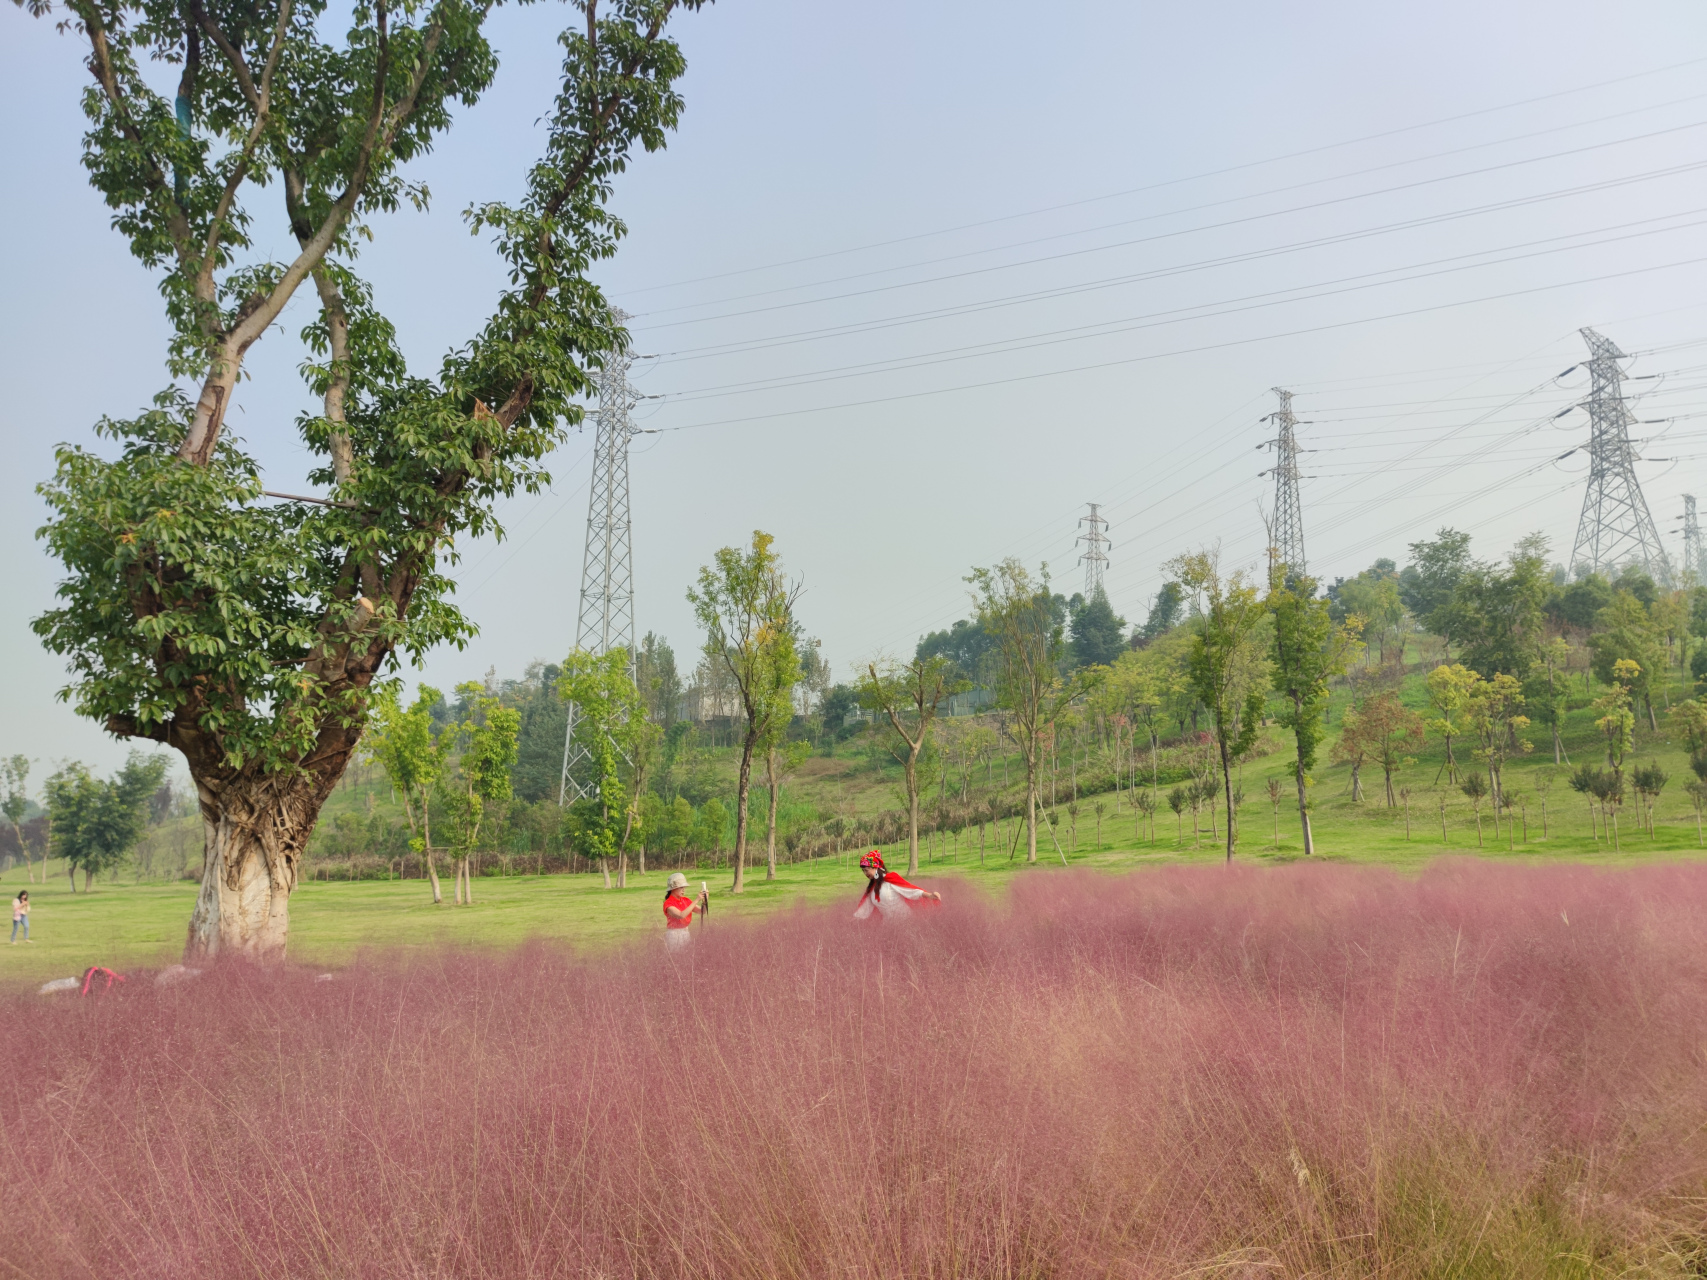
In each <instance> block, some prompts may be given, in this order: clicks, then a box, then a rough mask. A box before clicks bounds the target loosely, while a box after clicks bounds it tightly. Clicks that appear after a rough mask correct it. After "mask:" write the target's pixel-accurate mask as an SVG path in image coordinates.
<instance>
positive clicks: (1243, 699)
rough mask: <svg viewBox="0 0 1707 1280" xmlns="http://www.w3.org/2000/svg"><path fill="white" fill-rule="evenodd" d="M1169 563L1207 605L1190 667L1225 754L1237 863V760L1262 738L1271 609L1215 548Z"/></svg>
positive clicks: (1230, 847) (1196, 627)
mask: <svg viewBox="0 0 1707 1280" xmlns="http://www.w3.org/2000/svg"><path fill="white" fill-rule="evenodd" d="M1167 567H1168V569H1169V570H1170V571H1171V572H1174V573H1176V574H1178V576H1179V580H1180V582H1181V584H1182V585H1183V586H1184V587H1185V588H1186V590H1187V591H1190V592H1194V593H1196V595H1197V596H1198V597H1199V599H1200V600H1201V601H1202V603H1203V612H1202V615H1201V616H1200V617H1198V618H1197V619H1195V621H1194V624H1193V631H1192V640H1191V651H1190V655H1191V656H1190V658H1189V662H1188V667H1187V671H1188V674H1189V676H1190V679H1191V685H1192V688H1193V689H1194V690H1195V691H1196V693H1197V696H1198V697H1199V698H1200V699H1201V700H1202V701H1203V705H1204V706H1206V707H1207V708H1209V715H1210V718H1211V722H1212V726H1213V729H1214V733H1215V745H1216V749H1217V750H1218V751H1219V752H1220V756H1221V783H1222V786H1223V788H1224V789H1225V792H1226V800H1227V861H1228V862H1231V861H1232V860H1233V851H1234V849H1235V848H1236V847H1237V844H1238V821H1237V813H1236V810H1235V807H1234V804H1233V761H1234V759H1235V758H1237V757H1238V756H1241V755H1244V754H1245V753H1246V752H1247V751H1249V750H1250V749H1251V746H1252V744H1254V743H1255V741H1256V735H1257V729H1258V727H1259V726H1260V724H1261V721H1262V707H1263V691H1264V688H1265V686H1266V685H1267V683H1268V679H1269V673H1268V670H1267V661H1266V659H1265V657H1264V652H1263V645H1262V643H1261V638H1260V629H1261V627H1262V624H1263V620H1264V618H1265V616H1266V610H1265V609H1264V607H1263V602H1262V598H1261V597H1260V596H1259V595H1258V594H1257V590H1256V587H1254V586H1253V585H1252V584H1251V583H1250V582H1249V581H1248V580H1247V578H1246V576H1245V574H1244V571H1243V570H1236V571H1235V572H1234V573H1232V574H1231V575H1228V576H1225V577H1223V576H1222V573H1221V567H1220V562H1219V557H1218V555H1217V554H1216V553H1214V552H1209V551H1200V552H1198V553H1196V554H1194V555H1185V556H1180V557H1179V558H1178V559H1175V560H1173V561H1171V562H1169V564H1168V566H1167Z"/></svg>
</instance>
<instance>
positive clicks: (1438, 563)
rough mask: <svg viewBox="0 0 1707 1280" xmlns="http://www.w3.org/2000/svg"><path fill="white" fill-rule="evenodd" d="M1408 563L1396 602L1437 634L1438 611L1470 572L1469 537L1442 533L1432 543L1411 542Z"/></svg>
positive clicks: (1455, 531)
mask: <svg viewBox="0 0 1707 1280" xmlns="http://www.w3.org/2000/svg"><path fill="white" fill-rule="evenodd" d="M1410 551H1411V563H1410V564H1408V565H1406V566H1405V568H1404V569H1403V570H1402V571H1401V572H1400V574H1399V599H1400V600H1401V601H1402V602H1403V603H1404V606H1405V608H1407V609H1409V610H1410V611H1411V614H1412V616H1414V617H1415V618H1416V619H1417V621H1419V622H1421V623H1422V624H1423V625H1424V626H1425V627H1427V628H1429V630H1431V631H1434V632H1436V633H1439V632H1440V627H1439V625H1438V624H1437V622H1436V619H1435V613H1436V611H1437V610H1439V609H1440V608H1442V607H1443V606H1444V605H1446V604H1448V603H1449V602H1450V601H1451V599H1452V594H1453V592H1454V591H1455V590H1456V589H1457V587H1458V580H1459V579H1460V578H1461V577H1463V576H1464V573H1465V571H1466V570H1468V569H1469V568H1470V565H1471V560H1470V535H1469V534H1467V533H1460V532H1459V531H1458V530H1456V529H1441V530H1440V531H1439V532H1437V533H1436V534H1435V536H1434V539H1433V541H1423V542H1413V543H1411V547H1410Z"/></svg>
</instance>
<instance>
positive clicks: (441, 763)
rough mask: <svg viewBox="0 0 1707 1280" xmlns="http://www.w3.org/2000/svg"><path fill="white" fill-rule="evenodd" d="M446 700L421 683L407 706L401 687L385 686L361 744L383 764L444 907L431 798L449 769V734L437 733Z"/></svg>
mask: <svg viewBox="0 0 1707 1280" xmlns="http://www.w3.org/2000/svg"><path fill="white" fill-rule="evenodd" d="M443 700H444V698H443V695H441V694H440V693H439V691H438V690H437V689H434V688H432V687H431V686H429V685H422V686H421V687H420V688H419V689H417V690H416V691H415V701H414V703H413V704H412V705H411V706H410V707H409V709H408V710H407V711H405V710H403V708H402V706H401V705H400V704H399V703H398V701H397V691H396V690H395V689H394V688H390V687H387V688H386V689H384V690H382V691H381V692H379V693H377V694H376V695H375V697H374V701H373V706H372V708H371V709H370V712H369V723H368V731H367V737H366V738H365V739H364V740H363V743H362V746H363V749H364V750H365V752H366V753H367V757H368V759H370V760H377V761H378V762H379V763H380V765H381V766H382V767H383V768H384V769H385V776H386V777H388V778H389V779H390V780H391V788H392V790H393V791H395V792H397V796H398V798H399V799H400V800H402V801H403V813H404V816H405V817H407V818H408V819H409V836H410V839H409V846H410V848H411V849H413V850H414V851H415V852H417V853H419V854H420V855H421V858H422V861H423V862H424V863H425V864H426V868H427V879H428V881H429V882H430V883H431V884H432V887H433V903H434V905H436V906H442V905H443V904H444V900H445V899H444V893H443V892H442V891H441V889H440V887H439V872H438V868H437V867H435V866H434V865H433V809H432V798H433V792H434V791H435V790H436V789H437V787H438V782H439V778H440V777H441V776H442V775H443V773H444V770H445V763H446V757H447V756H448V754H449V751H450V746H451V739H450V738H449V737H441V738H438V739H435V738H434V737H433V708H434V707H436V706H438V705H439V703H440V702H442V701H443Z"/></svg>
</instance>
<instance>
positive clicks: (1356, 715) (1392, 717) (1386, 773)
mask: <svg viewBox="0 0 1707 1280" xmlns="http://www.w3.org/2000/svg"><path fill="white" fill-rule="evenodd" d="M1424 736H1425V732H1424V725H1423V718H1422V716H1420V715H1418V714H1417V713H1416V712H1415V711H1412V710H1411V709H1410V708H1409V707H1407V706H1405V704H1404V703H1403V702H1401V701H1400V700H1399V695H1398V693H1397V691H1395V690H1392V689H1383V690H1382V691H1381V692H1380V693H1378V694H1376V695H1375V696H1374V697H1372V698H1370V699H1368V700H1367V701H1366V702H1364V703H1363V705H1362V706H1360V707H1356V708H1354V709H1353V710H1350V711H1347V712H1346V714H1345V725H1344V732H1343V733H1342V734H1341V736H1340V741H1341V743H1342V744H1343V743H1347V742H1350V743H1353V744H1354V746H1355V748H1356V749H1357V750H1358V751H1359V752H1360V753H1361V754H1363V755H1367V756H1368V757H1369V758H1370V759H1372V760H1374V761H1375V762H1376V763H1377V764H1379V765H1380V766H1381V775H1382V781H1383V783H1384V784H1385V791H1386V797H1387V807H1388V808H1389V809H1392V808H1396V807H1397V806H1398V803H1399V801H1398V795H1397V793H1396V792H1395V791H1394V789H1393V775H1394V774H1395V773H1397V772H1399V770H1401V769H1403V768H1405V767H1406V766H1407V765H1410V764H1414V763H1415V761H1414V760H1412V759H1411V757H1410V756H1408V755H1406V754H1405V753H1406V752H1407V751H1415V750H1417V749H1419V748H1420V747H1421V746H1422V744H1423V739H1424ZM1354 798H1355V797H1354Z"/></svg>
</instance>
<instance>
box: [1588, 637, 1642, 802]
mask: <svg viewBox="0 0 1707 1280" xmlns="http://www.w3.org/2000/svg"><path fill="white" fill-rule="evenodd" d="M1607 675H1608V676H1610V677H1611V680H1610V687H1609V688H1608V689H1607V691H1606V694H1605V696H1604V697H1601V698H1597V699H1596V700H1595V703H1594V709H1595V710H1596V711H1598V712H1600V715H1599V716H1598V717H1597V718H1596V719H1595V722H1594V727H1595V728H1597V729H1599V730H1600V732H1601V736H1602V737H1604V738H1605V739H1606V763H1607V764H1608V765H1610V766H1611V768H1612V773H1613V776H1614V777H1615V778H1617V779H1618V780H1619V781H1620V783H1622V781H1623V778H1624V755H1625V753H1626V752H1628V751H1629V750H1630V746H1631V744H1632V743H1633V742H1634V741H1635V733H1636V714H1635V712H1633V711H1632V710H1631V709H1630V707H1631V703H1632V702H1633V701H1634V699H1635V690H1636V689H1637V688H1638V687H1639V686H1640V684H1641V682H1642V677H1643V672H1642V668H1641V667H1640V666H1638V665H1637V664H1636V663H1635V662H1633V661H1631V660H1630V659H1628V658H1619V659H1618V660H1617V661H1616V662H1614V663H1613V664H1612V670H1610V671H1609V672H1607ZM1620 790H1622V787H1620Z"/></svg>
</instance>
